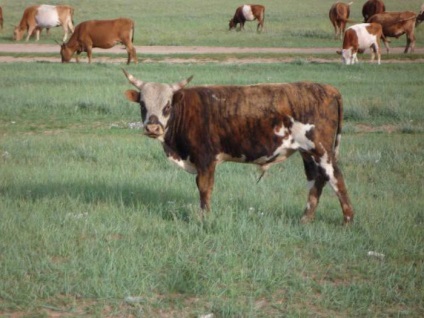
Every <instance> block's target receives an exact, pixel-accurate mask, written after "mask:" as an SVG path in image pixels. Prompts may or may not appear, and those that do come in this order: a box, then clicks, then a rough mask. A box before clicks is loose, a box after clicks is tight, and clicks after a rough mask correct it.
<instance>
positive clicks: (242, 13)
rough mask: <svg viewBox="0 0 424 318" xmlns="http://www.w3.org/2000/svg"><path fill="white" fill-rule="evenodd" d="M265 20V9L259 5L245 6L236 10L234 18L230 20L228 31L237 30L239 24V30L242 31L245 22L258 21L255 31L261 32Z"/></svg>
mask: <svg viewBox="0 0 424 318" xmlns="http://www.w3.org/2000/svg"><path fill="white" fill-rule="evenodd" d="M264 19H265V7H264V6H263V5H259V4H245V5H242V6H240V7H238V8H237V9H236V13H235V14H234V17H233V18H232V19H231V20H230V23H229V26H230V30H231V29H233V28H237V24H239V23H240V30H244V23H245V22H246V21H254V20H258V26H257V27H256V31H259V29H261V31H262V30H263V28H264Z"/></svg>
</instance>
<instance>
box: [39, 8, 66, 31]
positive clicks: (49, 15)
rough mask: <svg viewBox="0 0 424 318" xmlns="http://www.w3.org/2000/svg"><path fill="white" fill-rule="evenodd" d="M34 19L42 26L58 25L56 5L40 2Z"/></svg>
mask: <svg viewBox="0 0 424 318" xmlns="http://www.w3.org/2000/svg"><path fill="white" fill-rule="evenodd" d="M35 21H36V22H37V25H38V26H39V27H42V28H51V27H56V26H58V25H60V21H59V14H58V13H57V9H56V7H55V6H51V5H47V4H42V5H40V6H39V7H38V10H37V14H36V16H35Z"/></svg>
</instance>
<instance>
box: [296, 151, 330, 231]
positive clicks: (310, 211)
mask: <svg viewBox="0 0 424 318" xmlns="http://www.w3.org/2000/svg"><path fill="white" fill-rule="evenodd" d="M301 154H302V158H303V165H304V168H305V174H306V179H307V181H308V188H309V193H308V202H307V203H306V208H305V211H304V213H303V217H302V219H301V222H302V223H309V222H310V221H312V220H313V219H314V217H315V210H316V208H317V206H318V202H319V198H320V197H321V193H322V189H323V188H324V186H325V183H326V179H325V177H324V175H323V174H322V173H320V171H319V168H318V165H317V164H316V163H315V161H314V160H313V158H312V156H311V155H309V154H307V153H303V152H302V153H301Z"/></svg>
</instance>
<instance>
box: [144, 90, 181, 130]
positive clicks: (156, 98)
mask: <svg viewBox="0 0 424 318" xmlns="http://www.w3.org/2000/svg"><path fill="white" fill-rule="evenodd" d="M173 94H174V91H173V90H172V87H171V86H170V85H167V84H161V83H146V84H145V85H143V87H142V88H141V89H140V103H144V107H145V109H146V116H145V118H143V125H146V124H147V123H148V122H149V119H150V118H151V116H156V117H157V118H158V120H159V123H160V124H161V125H162V127H163V128H164V129H165V128H166V124H167V122H168V119H169V116H167V117H165V116H164V114H163V109H164V108H165V107H166V106H167V105H168V106H169V107H171V103H172V96H173ZM164 133H165V131H164Z"/></svg>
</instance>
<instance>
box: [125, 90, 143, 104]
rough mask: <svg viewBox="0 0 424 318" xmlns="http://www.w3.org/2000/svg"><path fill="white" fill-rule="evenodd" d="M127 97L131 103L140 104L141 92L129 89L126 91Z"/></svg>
mask: <svg viewBox="0 0 424 318" xmlns="http://www.w3.org/2000/svg"><path fill="white" fill-rule="evenodd" d="M125 97H126V98H127V99H128V100H129V101H131V102H134V103H139V102H140V92H138V91H136V90H134V89H129V90H127V91H125Z"/></svg>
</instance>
